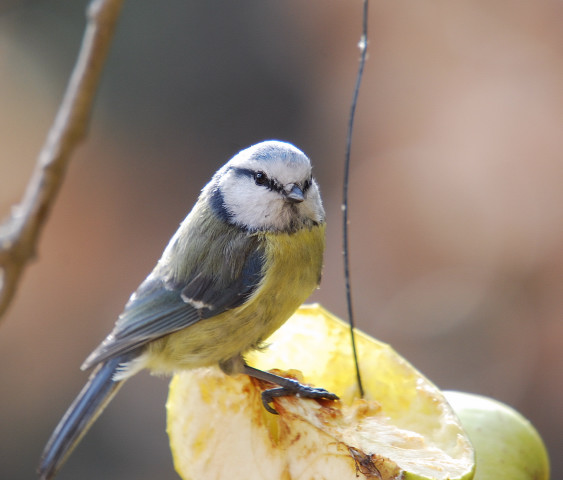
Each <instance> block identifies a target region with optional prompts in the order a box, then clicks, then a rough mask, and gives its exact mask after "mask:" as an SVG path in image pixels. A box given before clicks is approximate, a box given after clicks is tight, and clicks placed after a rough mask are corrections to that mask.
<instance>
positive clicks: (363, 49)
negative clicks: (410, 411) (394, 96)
mask: <svg viewBox="0 0 563 480" xmlns="http://www.w3.org/2000/svg"><path fill="white" fill-rule="evenodd" d="M359 47H360V64H359V66H358V74H357V76H356V85H355V87H354V93H353V95H352V104H351V106H350V117H349V120H348V135H347V137H346V155H345V159H344V182H343V193H342V243H343V249H342V250H343V255H344V281H345V284H346V305H347V306H348V322H349V323H350V338H351V341H352V353H353V356H354V365H355V366H356V382H357V384H358V391H359V393H360V397H363V396H364V387H363V385H362V376H361V374H360V364H359V362H358V351H357V349H356V336H355V334H354V327H355V322H354V312H353V309H352V286H351V281H350V253H349V247H348V184H349V178H350V152H351V150H352V133H353V131H354V118H355V116H356V105H357V104H358V95H359V94H360V85H361V83H362V75H363V73H364V66H365V64H366V56H367V50H368V0H364V2H363V11H362V37H361V39H360V43H359Z"/></svg>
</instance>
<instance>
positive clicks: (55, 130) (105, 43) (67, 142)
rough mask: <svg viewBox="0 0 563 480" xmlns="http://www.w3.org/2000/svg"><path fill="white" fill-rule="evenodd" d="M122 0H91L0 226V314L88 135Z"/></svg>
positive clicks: (0, 314)
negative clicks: (17, 197)
mask: <svg viewBox="0 0 563 480" xmlns="http://www.w3.org/2000/svg"><path fill="white" fill-rule="evenodd" d="M122 5H123V0H93V1H92V2H91V3H90V5H89V7H88V12H87V17H88V23H87V25H86V30H85V31H84V37H83V40H82V46H81V49H80V52H79V54H78V58H77V60H76V64H75V66H74V70H73V72H72V75H71V77H70V80H69V84H68V86H67V90H66V92H65V95H64V98H63V100H62V102H61V105H60V107H59V111H58V112H57V116H56V117H55V120H54V122H53V125H52V126H51V130H50V131H49V134H48V135H47V139H46V141H45V144H44V145H43V148H42V149H41V152H40V153H39V157H38V158H37V164H36V166H35V170H34V172H33V175H32V177H31V179H30V181H29V184H28V185H27V189H26V191H25V194H24V197H23V199H22V202H21V203H20V204H19V205H17V206H14V207H13V209H12V212H11V215H10V216H9V217H8V219H7V220H6V221H5V222H4V223H3V224H2V225H0V317H1V316H2V315H3V314H4V312H5V311H6V310H7V308H8V306H9V305H10V303H11V301H12V299H13V297H14V294H15V292H16V289H17V286H18V282H19V280H20V278H21V274H22V273H23V270H24V268H25V266H26V265H27V263H28V262H29V260H31V259H32V258H34V256H35V251H36V246H37V243H38V239H39V235H40V233H41V231H42V228H43V226H44V225H45V221H46V219H47V217H48V214H49V212H50V211H51V208H52V206H53V204H54V201H55V198H56V196H57V193H58V192H59V189H60V187H61V185H62V182H63V178H64V174H65V172H66V169H67V166H68V164H69V161H70V157H71V154H72V152H73V151H74V149H75V148H76V146H77V145H78V144H79V143H80V141H81V140H82V139H83V138H84V137H85V134H86V129H87V126H88V120H89V118H90V112H91V110H92V104H93V101H94V96H95V93H96V89H97V87H98V83H99V79H100V75H101V72H102V68H103V65H104V62H105V59H106V56H107V52H108V50H109V46H110V43H111V39H112V36H113V32H114V30H115V24H116V21H117V19H118V17H119V13H120V11H121V7H122Z"/></svg>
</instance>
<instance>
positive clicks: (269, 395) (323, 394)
mask: <svg viewBox="0 0 563 480" xmlns="http://www.w3.org/2000/svg"><path fill="white" fill-rule="evenodd" d="M286 380H290V382H288V383H287V384H286V385H285V386H283V387H276V388H270V389H268V390H264V391H263V392H262V403H263V405H264V408H265V409H266V410H268V412H270V413H273V414H274V415H278V412H277V411H276V410H275V409H274V408H273V407H271V406H270V404H271V403H272V402H273V400H274V398H278V397H287V396H291V395H294V396H296V397H301V398H315V399H321V398H322V399H325V400H338V396H337V395H335V394H334V393H331V392H329V391H328V390H325V389H324V388H316V387H309V386H308V385H303V384H301V383H299V382H298V381H297V380H291V379H286Z"/></svg>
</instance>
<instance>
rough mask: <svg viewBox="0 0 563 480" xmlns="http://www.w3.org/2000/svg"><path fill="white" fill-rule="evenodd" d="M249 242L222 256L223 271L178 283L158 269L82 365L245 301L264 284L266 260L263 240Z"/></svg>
mask: <svg viewBox="0 0 563 480" xmlns="http://www.w3.org/2000/svg"><path fill="white" fill-rule="evenodd" d="M248 246H249V247H250V248H249V249H248V250H247V251H246V252H244V251H243V252H238V253H239V254H240V253H242V255H239V256H238V257H237V259H229V258H224V257H223V258H222V259H221V260H220V261H221V262H222V264H223V266H224V268H222V270H221V274H218V275H211V276H205V275H203V274H202V273H198V272H193V273H192V274H191V275H190V276H189V278H188V279H187V280H185V281H183V282H173V281H171V280H170V279H169V278H168V279H167V278H166V277H163V276H161V275H158V274H155V273H154V272H153V274H151V275H149V277H147V279H146V280H145V281H144V282H143V283H142V284H141V285H140V286H139V288H138V289H137V291H136V292H135V294H134V295H133V296H132V297H131V299H130V300H129V302H128V303H127V305H126V306H125V309H124V311H123V313H122V314H121V315H120V316H119V319H118V321H117V322H116V325H115V328H114V329H113V331H112V332H111V333H110V335H108V337H107V338H106V339H105V340H104V341H103V342H102V343H101V344H100V346H99V347H98V348H96V350H94V351H93V352H92V353H91V354H90V356H89V357H88V358H87V359H86V361H85V362H84V364H83V365H82V369H87V368H90V367H92V366H93V365H95V364H97V363H99V362H102V361H105V360H107V359H109V358H114V357H116V356H118V355H121V354H123V353H126V352H130V351H133V350H135V349H138V348H141V347H143V346H144V345H146V344H147V343H148V342H150V341H152V340H156V339H158V338H160V337H163V336H165V335H168V334H170V333H173V332H176V331H178V330H181V329H184V328H186V327H189V326H190V325H192V324H194V323H196V322H199V321H202V320H203V321H204V320H205V319H206V318H209V317H212V316H215V315H218V314H220V313H223V312H224V311H226V310H229V309H232V308H235V307H237V306H240V305H241V304H243V303H244V302H245V301H246V300H247V299H248V297H249V296H250V295H251V294H252V292H254V290H255V289H256V287H257V286H258V285H259V283H260V281H261V279H262V269H263V266H264V261H265V260H264V253H263V248H262V247H261V244H260V242H256V241H254V240H253V241H251V242H248ZM213 253H214V252H209V254H210V255H212V254H213ZM241 257H242V259H241ZM241 260H242V262H243V263H242V265H241V266H239V267H238V268H232V265H229V262H234V263H235V267H236V263H237V262H238V263H241ZM225 272H234V275H231V276H229V275H227V274H225Z"/></svg>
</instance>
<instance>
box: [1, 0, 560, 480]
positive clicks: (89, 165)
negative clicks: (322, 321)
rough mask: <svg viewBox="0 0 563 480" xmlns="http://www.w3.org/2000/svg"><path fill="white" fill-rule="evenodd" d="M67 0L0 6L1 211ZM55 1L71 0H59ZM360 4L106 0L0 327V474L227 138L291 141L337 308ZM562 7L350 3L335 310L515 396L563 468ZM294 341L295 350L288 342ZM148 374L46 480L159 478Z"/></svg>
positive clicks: (20, 456) (159, 424) (41, 108)
mask: <svg viewBox="0 0 563 480" xmlns="http://www.w3.org/2000/svg"><path fill="white" fill-rule="evenodd" d="M85 3H86V2H84V1H81V2H67V1H65V0H44V1H27V2H25V1H21V2H18V1H16V0H13V1H12V2H7V3H5V4H4V6H3V7H2V10H1V11H0V145H1V147H0V213H1V214H2V215H5V214H6V213H7V212H8V211H9V208H10V206H11V205H12V204H14V203H16V202H17V201H18V200H19V198H20V197H21V194H22V191H23V188H24V186H25V184H26V182H27V179H28V177H29V174H30V172H31V170H32V168H33V163H34V160H35V155H36V154H37V152H38V150H39V148H40V146H41V144H42V141H43V138H44V136H45V134H46V131H47V129H48V127H49V125H50V122H51V120H52V118H53V115H54V113H55V111H56V108H57V104H58V102H59V100H60V98H61V95H62V92H63V90H64V87H65V84H66V79H67V77H68V74H69V71H70V69H71V67H72V64H73V62H74V58H75V55H76V52H77V49H78V45H79V42H80V36H81V33H82V28H83V13H82V12H83V9H84V5H85ZM71 4H72V5H71ZM360 13H361V3H360V2H359V1H358V2H350V1H340V2H338V1H334V2H325V1H320V0H318V1H302V2H297V1H294V0H293V1H286V2H262V1H254V2H252V1H247V0H245V1H238V2H230V1H199V2H186V1H180V0H176V1H169V2H154V1H151V0H137V1H134V2H133V1H130V2H127V4H126V7H125V10H124V12H123V16H122V20H121V23H120V25H119V29H118V33H117V37H116V39H115V43H114V46H113V49H112V53H111V56H110V60H109V64H108V66H107V70H106V72H105V75H104V80H103V85H102V89H101V92H100V94H99V96H98V102H97V106H96V110H95V115H94V119H93V122H92V125H91V130H90V135H89V138H88V141H87V143H86V144H85V145H83V146H82V147H81V148H80V149H79V151H78V152H77V154H76V156H75V158H74V161H73V163H72V165H71V168H70V171H69V173H68V178H67V179H66V182H65V185H64V188H63V190H62V192H61V195H60V198H59V199H58V202H57V205H56V208H55V211H54V213H53V215H52V217H51V219H50V221H49V223H48V225H47V228H46V230H45V233H44V236H43V238H42V241H41V244H40V247H39V257H38V261H37V262H35V263H34V264H33V265H32V266H31V267H30V268H29V270H28V271H27V272H26V275H25V277H24V281H23V283H22V286H21V288H20V290H19V292H18V295H17V298H16V301H15V303H14V304H13V305H12V308H11V310H10V311H9V313H8V315H7V316H6V317H5V318H4V321H3V323H2V325H1V330H0V381H1V385H2V386H1V395H0V407H1V408H0V457H1V458H0V478H3V479H4V478H6V479H8V478H9V479H15V480H17V479H24V478H25V479H29V478H33V470H34V468H35V464H36V462H37V459H38V456H39V454H40V451H41V449H42V446H43V444H44V442H45V440H46V439H47V437H48V435H49V434H50V432H51V430H52V428H53V427H54V425H55V424H56V422H57V421H58V419H59V418H60V416H61V415H62V413H63V412H64V410H65V409H66V407H67V405H68V404H69V403H70V401H71V400H72V398H73V397H74V395H75V394H76V393H77V391H78V390H79V388H80V387H81V386H82V384H83V382H84V380H85V374H84V373H82V372H80V371H79V369H78V367H79V365H80V363H81V362H82V360H83V359H84V358H85V357H86V355H87V354H88V353H89V352H90V351H91V349H93V348H94V347H95V346H96V345H97V344H98V342H99V341H100V340H101V339H102V338H103V337H104V336H105V335H106V334H107V333H108V332H109V330H110V328H111V327H112V325H113V321H114V319H115V317H116V315H117V314H118V313H119V312H120V310H121V308H122V306H123V304H124V302H125V301H126V300H127V298H128V296H129V293H130V292H131V291H132V290H133V289H134V288H135V287H136V286H137V284H138V283H139V282H140V281H141V280H142V279H143V278H144V276H145V275H146V274H147V273H148V272H149V271H150V269H151V268H152V266H153V264H154V262H155V260H156V259H157V258H158V256H159V255H160V252H161V250H162V248H163V247H164V245H165V244H166V241H167V239H168V238H169V236H170V235H171V234H172V233H173V232H174V230H175V229H176V226H177V224H178V222H179V221H180V220H181V219H182V218H183V217H184V215H185V214H186V213H187V211H188V210H189V209H190V207H191V205H192V204H193V202H194V201H195V198H196V196H197V193H198V191H199V189H200V188H201V187H202V186H203V185H204V184H205V182H207V181H208V179H209V178H210V176H211V175H212V173H213V172H214V171H215V170H216V168H217V167H218V166H220V165H221V164H222V163H223V162H225V161H226V160H227V159H228V158H229V157H230V156H231V155H232V154H234V153H236V152H237V151H238V150H239V149H241V148H244V147H246V146H248V145H250V144H252V143H254V142H256V141H259V140H263V139H266V138H279V139H284V140H289V141H292V142H294V143H295V144H296V145H298V146H299V147H301V148H302V149H303V150H304V151H305V152H306V153H308V154H309V155H310V157H311V158H312V160H313V163H314V167H315V172H316V176H317V177H318V179H319V182H320V184H321V187H322V192H323V196H324V201H325V204H326V207H327V213H328V221H329V232H328V247H327V252H326V257H325V263H326V267H325V273H324V281H323V285H322V288H321V290H320V291H318V292H317V293H315V295H314V297H313V299H314V300H316V301H320V302H322V303H323V304H324V305H325V306H326V307H327V308H329V309H330V310H332V311H334V312H335V313H337V314H339V315H343V314H344V312H345V304H344V292H343V280H342V260H341V256H340V250H341V233H340V229H341V216H340V215H341V212H340V201H341V177H342V160H343V154H344V143H345V133H346V122H347V115H348V109H349V101H350V98H351V93H352V88H353V84H354V80H355V71H356V66H357V59H358V57H359V53H358V50H357V42H358V39H359V29H360ZM562 22H563V4H562V3H561V2H559V1H556V0H538V1H535V2H528V1H524V0H519V1H514V0H512V1H508V0H496V1H493V2H490V1H485V0H481V1H475V0H473V1H465V0H463V1H457V2H451V1H449V0H442V1H437V0H428V1H425V2H407V1H403V0H393V1H377V2H376V1H372V3H371V6H370V44H369V47H370V50H369V60H368V64H367V67H366V76H365V79H364V84H363V89H362V92H361V97H360V104H359V107H358V117H357V129H356V134H355V138H354V147H353V168H352V172H351V181H352V186H351V212H350V217H351V218H350V220H351V232H350V234H351V246H352V253H351V256H352V272H353V279H352V280H353V289H354V290H353V291H354V300H355V311H356V314H357V319H358V323H359V324H360V326H361V328H362V329H364V330H366V331H367V332H369V333H371V334H372V335H374V336H376V337H378V338H380V339H382V340H384V341H387V342H389V343H391V344H392V345H393V346H394V347H395V348H396V349H397V350H398V351H399V352H400V353H401V354H403V355H404V356H405V357H406V358H408V359H409V360H410V361H411V362H412V363H413V364H414V365H415V366H417V367H418V368H419V369H420V370H421V371H422V372H424V373H425V374H426V375H427V376H428V377H429V378H430V379H432V380H433V381H434V382H435V383H436V384H438V385H439V386H440V387H442V388H445V389H459V390H466V391H472V392H478V393H483V394H486V395H490V396H493V397H495V398H498V399H500V400H503V401H505V402H508V403H510V404H512V405H514V406H515V407H516V408H518V409H519V410H520V411H521V412H523V413H524V414H525V415H526V416H527V417H529V418H530V419H531V420H532V421H533V422H534V424H535V425H536V426H537V428H538V429H539V431H540V432H541V434H542V435H543V437H544V438H545V440H546V442H547V444H548V446H549V448H550V451H551V455H552V462H553V478H561V477H562V476H563V460H562V459H561V458H562V457H561V455H560V452H561V449H562V447H563V436H562V434H561V431H562V430H563V410H562V408H561V405H562V400H563V395H562V393H563V382H562V377H563V374H562V372H563V353H562V352H563V348H562V343H563V324H562V316H563V188H562V185H563V158H562V157H563V155H562V152H563V28H561V25H562ZM304 348H306V347H304ZM166 393H167V380H166V379H164V380H163V379H157V378H153V377H150V376H149V375H147V374H142V375H139V376H138V377H136V378H135V379H133V380H132V381H130V382H129V383H128V384H127V385H126V386H125V388H124V389H123V390H122V392H121V393H120V395H119V396H118V397H117V398H116V400H115V401H114V403H113V404H112V405H111V406H110V408H109V409H108V410H107V411H106V412H105V414H104V415H103V416H102V417H101V418H100V420H99V421H98V423H97V424H96V425H95V427H94V428H93V429H92V431H91V432H90V434H89V435H88V436H87V437H86V438H85V440H84V441H83V443H82V445H81V446H80V447H79V448H78V450H77V451H76V452H75V454H74V455H73V457H72V458H71V460H70V461H69V462H68V464H67V465H66V467H65V469H64V470H63V471H62V473H61V475H60V478H61V480H64V479H73V478H81V479H84V480H89V479H99V478H104V479H108V480H111V479H120V480H127V479H135V480H139V479H141V480H142V479H147V480H148V479H154V478H159V479H174V478H176V475H175V473H174V472H173V468H172V465H171V461H170V454H169V451H168V446H167V439H166V436H165V432H164V425H165V413H164V402H165V398H166Z"/></svg>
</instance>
